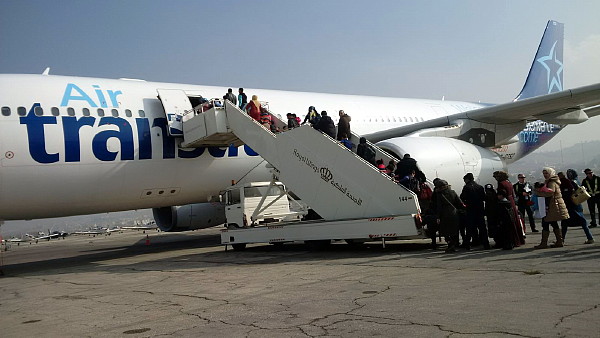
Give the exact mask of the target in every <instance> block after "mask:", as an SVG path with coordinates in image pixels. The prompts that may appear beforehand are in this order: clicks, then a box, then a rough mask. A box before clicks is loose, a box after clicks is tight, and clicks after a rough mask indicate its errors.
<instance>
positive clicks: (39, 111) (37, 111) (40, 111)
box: [33, 106, 44, 116]
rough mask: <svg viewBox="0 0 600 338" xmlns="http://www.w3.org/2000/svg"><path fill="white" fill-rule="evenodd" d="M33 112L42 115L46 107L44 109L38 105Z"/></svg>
mask: <svg viewBox="0 0 600 338" xmlns="http://www.w3.org/2000/svg"><path fill="white" fill-rule="evenodd" d="M33 113H34V114H35V116H42V115H44V109H42V107H40V106H37V107H35V108H34V109H33Z"/></svg>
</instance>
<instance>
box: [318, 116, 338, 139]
mask: <svg viewBox="0 0 600 338" xmlns="http://www.w3.org/2000/svg"><path fill="white" fill-rule="evenodd" d="M315 129H317V130H320V131H322V132H323V133H325V134H327V135H329V136H331V138H335V124H334V123H333V120H332V119H331V117H329V116H328V115H327V112H326V111H324V110H323V111H322V112H321V119H320V120H319V122H317V124H316V126H315Z"/></svg>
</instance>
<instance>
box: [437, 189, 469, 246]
mask: <svg viewBox="0 0 600 338" xmlns="http://www.w3.org/2000/svg"><path fill="white" fill-rule="evenodd" d="M431 209H432V210H433V211H434V212H435V214H436V215H437V222H438V224H439V225H440V233H441V234H442V235H443V236H444V237H446V238H447V239H448V248H447V249H446V252H456V247H457V246H458V210H461V209H464V205H463V203H462V201H461V200H460V198H459V197H458V195H457V194H456V192H454V190H452V189H450V186H449V185H448V182H446V181H444V180H436V181H435V190H434V192H433V196H432V199H431Z"/></svg>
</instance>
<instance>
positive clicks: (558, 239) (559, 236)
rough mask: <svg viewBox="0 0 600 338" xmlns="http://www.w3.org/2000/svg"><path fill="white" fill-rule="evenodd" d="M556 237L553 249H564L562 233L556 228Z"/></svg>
mask: <svg viewBox="0 0 600 338" xmlns="http://www.w3.org/2000/svg"><path fill="white" fill-rule="evenodd" d="M553 230H554V236H556V242H555V243H554V244H552V245H551V247H553V248H562V247H563V239H562V234H561V233H560V229H559V228H554V229H553Z"/></svg>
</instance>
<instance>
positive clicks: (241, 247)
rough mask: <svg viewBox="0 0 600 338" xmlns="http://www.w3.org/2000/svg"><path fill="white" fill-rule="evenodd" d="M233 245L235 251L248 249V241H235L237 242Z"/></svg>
mask: <svg viewBox="0 0 600 338" xmlns="http://www.w3.org/2000/svg"><path fill="white" fill-rule="evenodd" d="M231 247H232V248H233V250H235V251H242V250H245V249H246V243H235V244H231Z"/></svg>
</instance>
